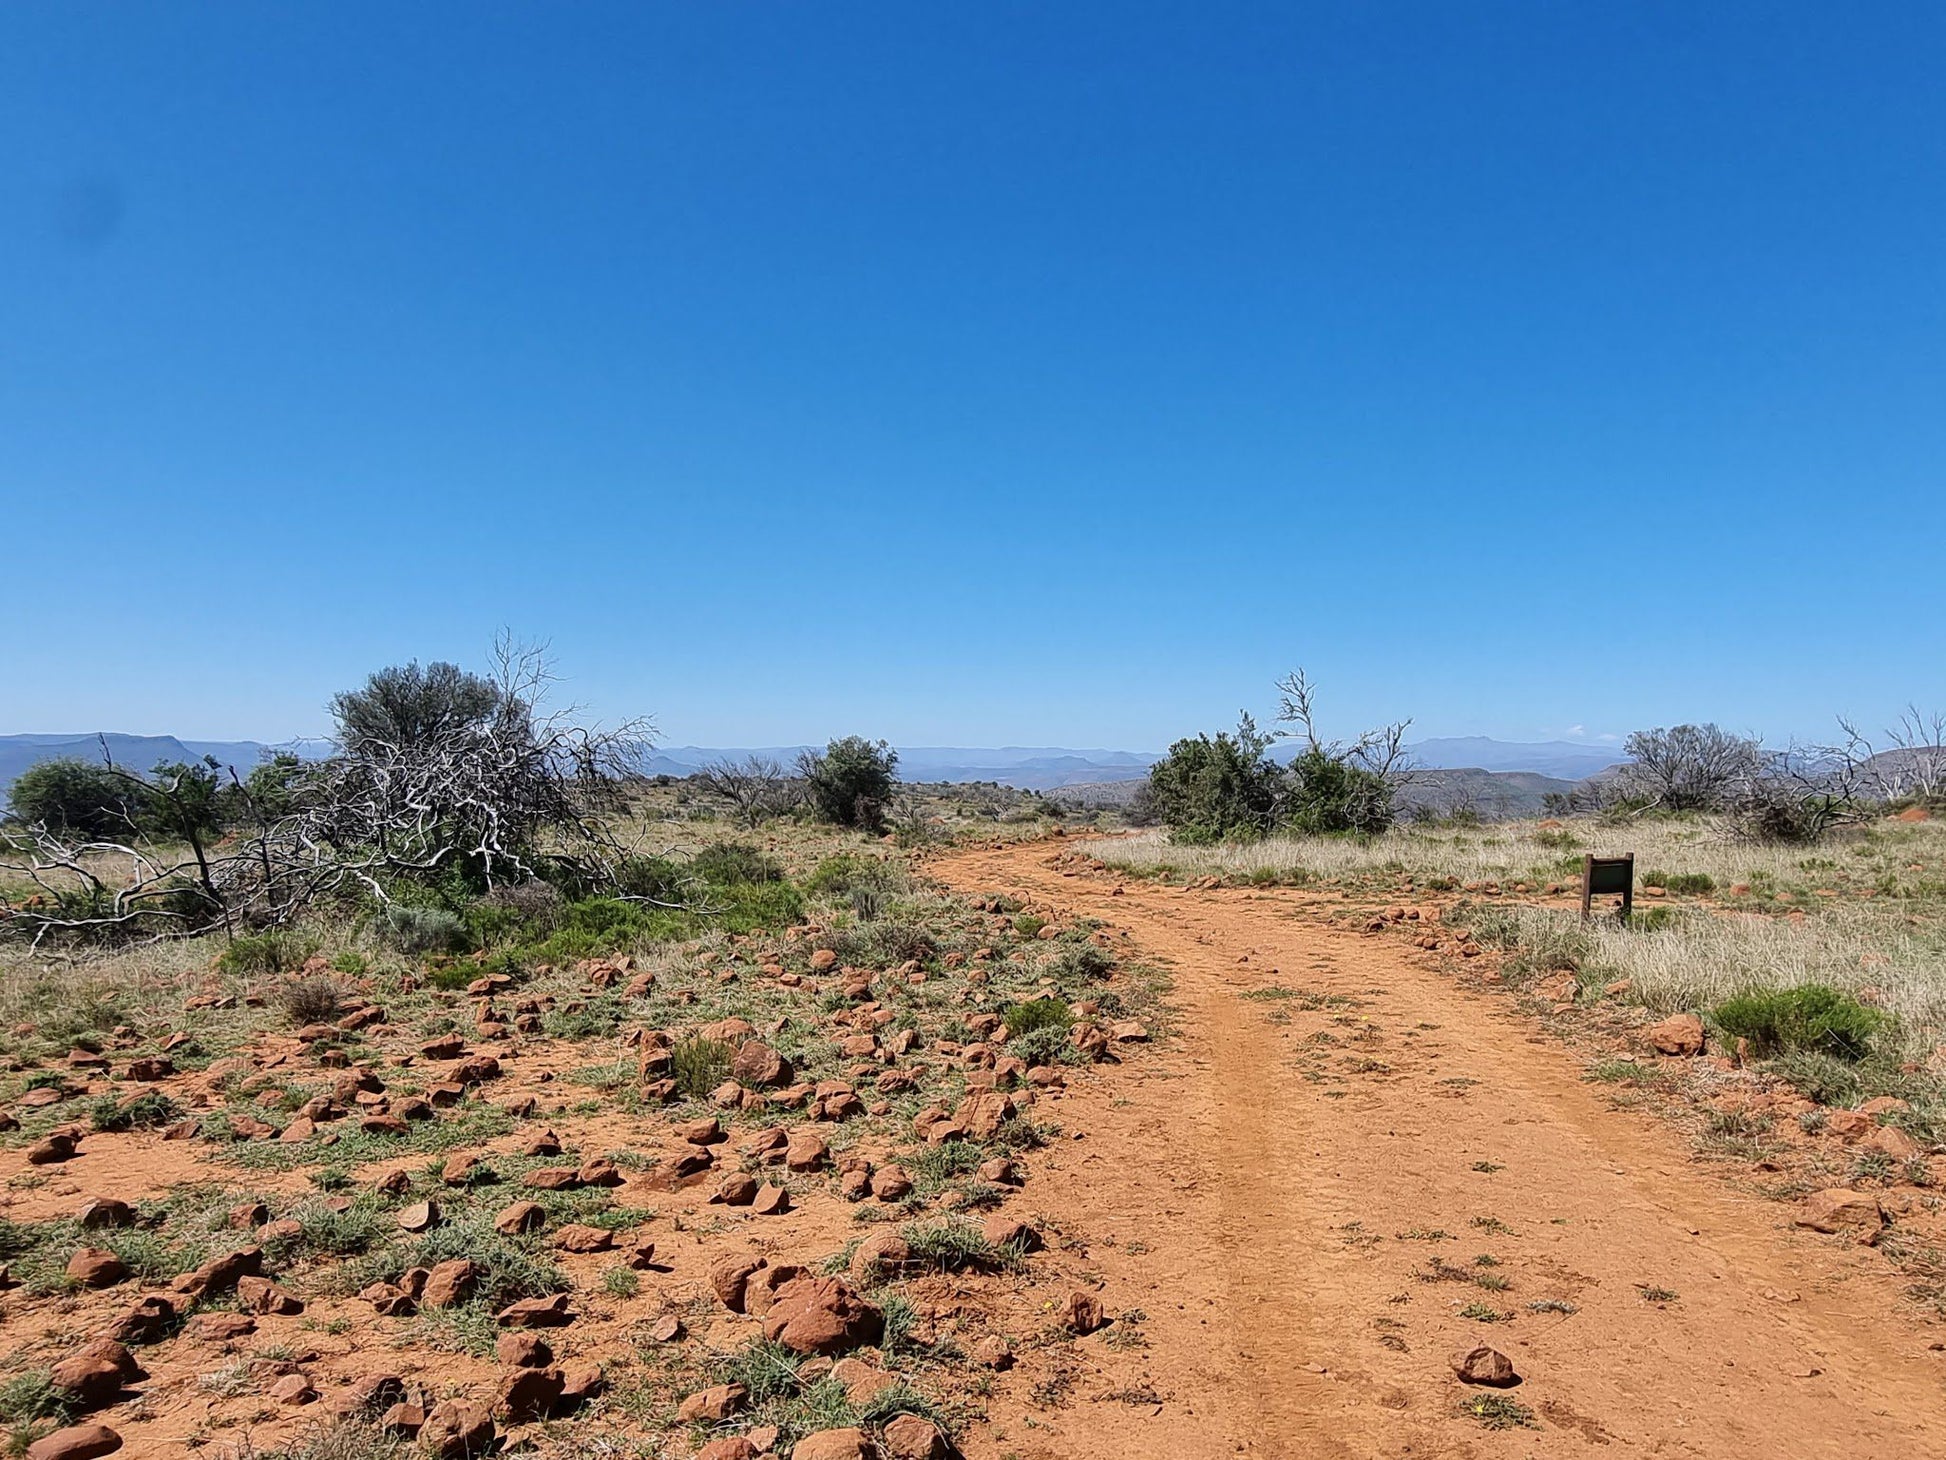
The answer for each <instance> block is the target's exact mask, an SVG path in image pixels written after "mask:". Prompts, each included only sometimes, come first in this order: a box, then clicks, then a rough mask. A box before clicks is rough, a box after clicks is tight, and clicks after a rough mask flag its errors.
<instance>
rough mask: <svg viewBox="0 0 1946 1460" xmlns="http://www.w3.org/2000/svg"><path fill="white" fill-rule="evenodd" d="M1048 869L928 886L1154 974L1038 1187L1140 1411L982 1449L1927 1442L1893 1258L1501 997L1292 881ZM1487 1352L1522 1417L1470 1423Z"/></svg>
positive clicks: (1015, 1426) (1106, 1364) (1646, 1451)
mask: <svg viewBox="0 0 1946 1460" xmlns="http://www.w3.org/2000/svg"><path fill="white" fill-rule="evenodd" d="M1050 862H1051V859H1050V856H1049V848H1048V846H1047V845H1045V844H1030V845H1027V846H1022V847H1014V848H1009V849H1005V850H997V851H982V852H974V853H966V854H959V855H955V856H952V857H948V858H943V859H941V860H939V861H936V862H935V863H934V864H933V866H932V870H933V872H934V873H935V874H936V875H938V876H940V877H941V878H942V879H944V880H945V881H946V882H948V883H949V884H951V885H953V886H954V887H956V888H957V889H959V890H961V891H963V892H968V893H975V894H986V893H994V892H1014V893H1017V894H1022V895H1025V896H1027V897H1029V898H1032V899H1033V900H1035V901H1036V902H1037V903H1045V904H1049V905H1051V906H1053V907H1055V908H1056V909H1059V910H1062V911H1064V912H1067V913H1072V914H1079V915H1086V916H1090V917H1095V918H1099V919H1101V920H1102V921H1103V922H1104V923H1106V924H1107V925H1109V927H1110V928H1111V929H1112V930H1114V931H1115V933H1116V934H1117V936H1118V937H1121V936H1126V937H1127V938H1128V940H1129V944H1130V946H1131V947H1132V948H1133V949H1134V950H1135V951H1137V952H1139V953H1142V954H1145V955H1148V956H1150V957H1154V958H1157V959H1159V960H1161V961H1163V962H1164V963H1166V964H1167V965H1168V967H1169V969H1170V971H1171V974H1172V976H1173V978H1174V993H1173V995H1172V1002H1173V1004H1174V1006H1175V1008H1176V1011H1177V1014H1178V1018H1179V1023H1180V1028H1179V1030H1178V1032H1177V1037H1176V1038H1175V1039H1174V1040H1173V1041H1171V1042H1170V1043H1169V1044H1167V1045H1165V1046H1164V1047H1163V1048H1161V1049H1160V1050H1158V1051H1156V1052H1154V1053H1151V1054H1149V1055H1147V1056H1145V1057H1144V1058H1143V1059H1142V1060H1140V1061H1135V1062H1131V1064H1130V1067H1129V1069H1128V1070H1127V1071H1125V1072H1124V1074H1123V1075H1122V1076H1120V1077H1118V1078H1117V1080H1115V1081H1114V1082H1109V1083H1110V1084H1112V1089H1109V1088H1106V1087H1104V1089H1103V1090H1101V1091H1095V1092H1086V1091H1083V1092H1077V1094H1076V1095H1075V1096H1074V1097H1073V1099H1072V1101H1071V1103H1070V1105H1069V1107H1068V1109H1069V1114H1068V1117H1067V1118H1068V1119H1070V1120H1072V1121H1073V1122H1074V1123H1075V1124H1076V1125H1077V1126H1078V1127H1079V1128H1080V1129H1083V1130H1085V1131H1086V1132H1087V1136H1086V1139H1085V1141H1082V1142H1078V1143H1075V1144H1073V1145H1072V1146H1070V1147H1064V1148H1062V1149H1060V1150H1059V1151H1056V1152H1053V1153H1050V1157H1049V1159H1048V1160H1047V1161H1046V1162H1044V1163H1043V1173H1044V1174H1037V1180H1036V1188H1037V1189H1036V1191H1035V1198H1036V1200H1037V1201H1038V1202H1039V1203H1040V1204H1041V1206H1042V1207H1043V1208H1045V1210H1046V1211H1047V1212H1048V1213H1049V1214H1050V1215H1051V1216H1054V1217H1055V1218H1057V1219H1058V1220H1059V1221H1061V1222H1063V1223H1068V1224H1072V1225H1073V1226H1074V1227H1075V1228H1076V1229H1077V1230H1080V1231H1083V1232H1085V1233H1086V1234H1087V1235H1088V1237H1089V1239H1090V1242H1089V1246H1090V1252H1089V1256H1090V1260H1091V1261H1092V1262H1093V1264H1094V1266H1095V1267H1096V1269H1097V1270H1098V1271H1099V1272H1100V1274H1101V1277H1102V1280H1103V1283H1104V1291H1103V1296H1104V1298H1105V1300H1106V1301H1107V1303H1108V1306H1109V1308H1110V1311H1111V1312H1113V1311H1114V1310H1115V1308H1116V1306H1117V1304H1120V1305H1122V1306H1124V1307H1137V1306H1139V1307H1140V1308H1141V1309H1142V1311H1143V1312H1144V1313H1145V1314H1146V1315H1147V1321H1146V1322H1145V1324H1144V1325H1143V1333H1144V1335H1145V1336H1146V1338H1147V1339H1148V1342H1149V1348H1148V1350H1147V1351H1146V1352H1145V1353H1144V1354H1143V1355H1142V1356H1141V1360H1142V1365H1141V1367H1142V1372H1143V1373H1145V1374H1147V1375H1149V1376H1152V1377H1153V1381H1154V1384H1155V1387H1156V1390H1157V1393H1158V1395H1159V1402H1158V1403H1156V1404H1155V1405H1153V1406H1150V1407H1146V1408H1136V1407H1132V1406H1130V1405H1127V1404H1115V1403H1107V1402H1097V1403H1092V1404H1088V1405H1086V1406H1085V1407H1082V1406H1079V1405H1077V1406H1074V1407H1071V1408H1067V1409H1060V1410H1057V1411H1055V1412H1054V1413H1053V1414H1051V1415H1050V1414H1048V1413H1046V1412H1044V1411H1042V1412H1037V1411H1034V1410H1032V1409H1030V1408H1028V1407H1026V1406H1025V1405H1024V1404H1023V1405H1022V1406H1021V1407H1020V1408H1019V1409H1018V1410H1015V1409H1012V1408H1010V1405H1011V1404H1013V1403H1014V1402H1015V1399H1014V1397H1013V1396H1003V1397H1002V1398H1001V1399H998V1400H996V1403H995V1417H996V1426H995V1428H996V1431H997V1433H998V1434H999V1435H1000V1436H1001V1439H1000V1440H999V1441H998V1442H996V1443H995V1445H994V1448H993V1450H992V1452H991V1453H993V1454H994V1455H1020V1456H1022V1457H1029V1460H1033V1457H1041V1456H1047V1457H1053V1456H1082V1455H1089V1456H1104V1455H1106V1456H1120V1455H1137V1454H1139V1455H1162V1454H1168V1455H1170V1456H1172V1457H1176V1460H1200V1457H1205V1456H1216V1455H1235V1454H1249V1455H1257V1456H1265V1457H1282V1456H1293V1457H1295V1456H1305V1457H1310V1456H1367V1455H1370V1456H1379V1455H1383V1456H1402V1455H1411V1456H1424V1455H1457V1456H1513V1455H1519V1456H1530V1455H1531V1456H1557V1455H1591V1454H1602V1455H1608V1456H1613V1455H1618V1454H1621V1455H1653V1456H1712V1457H1723V1456H1764V1457H1773V1456H1791V1457H1813V1456H1841V1455H1842V1456H1846V1457H1860V1456H1877V1455H1888V1456H1889V1455H1901V1456H1907V1455H1910V1456H1927V1455H1939V1454H1946V1424H1943V1423H1942V1421H1941V1418H1940V1416H1941V1413H1942V1410H1941V1399H1942V1390H1941V1384H1942V1376H1946V1355H1942V1354H1941V1353H1940V1352H1938V1351H1934V1350H1931V1349H1930V1348H1929V1344H1930V1343H1931V1342H1933V1341H1935V1340H1934V1335H1933V1334H1932V1333H1929V1332H1928V1331H1926V1330H1924V1329H1923V1328H1921V1327H1920V1326H1918V1324H1917V1323H1916V1322H1914V1321H1913V1320H1911V1319H1909V1318H1907V1317H1904V1316H1901V1315H1900V1314H1899V1313H1898V1312H1897V1311H1896V1307H1897V1303H1898V1300H1899V1284H1898V1281H1897V1279H1896V1276H1895V1275H1894V1274H1893V1273H1892V1272H1891V1271H1890V1270H1889V1267H1888V1265H1887V1264H1886V1263H1885V1261H1884V1260H1883V1259H1882V1258H1880V1257H1879V1256H1877V1255H1876V1254H1873V1253H1870V1252H1865V1251H1861V1250H1859V1249H1856V1248H1851V1247H1847V1246H1846V1245H1845V1244H1844V1243H1843V1242H1842V1241H1841V1240H1840V1239H1836V1238H1828V1237H1820V1236H1816V1235H1813V1234H1809V1233H1802V1232H1797V1231H1794V1230H1792V1229H1791V1228H1790V1227H1789V1225H1788V1223H1789V1209H1788V1208H1786V1207H1784V1206H1781V1205H1778V1204H1775V1203H1770V1202H1766V1201H1763V1200H1761V1199H1758V1198H1755V1197H1746V1196H1743V1195H1741V1194H1739V1193H1736V1192H1734V1191H1732V1190H1730V1189H1729V1188H1728V1187H1727V1186H1726V1185H1724V1184H1723V1183H1722V1182H1720V1181H1719V1180H1717V1179H1716V1178H1714V1177H1713V1176H1711V1175H1710V1174H1709V1173H1707V1172H1706V1171H1704V1170H1700V1169H1698V1168H1697V1167H1695V1166H1694V1165H1692V1164H1691V1161H1690V1157H1689V1153H1688V1151H1687V1149H1686V1148H1685V1146H1684V1145H1683V1143H1682V1140H1681V1138H1680V1137H1679V1136H1678V1135H1677V1134H1676V1133H1674V1132H1672V1131H1670V1130H1668V1129H1667V1128H1665V1127H1663V1126H1661V1125H1659V1124H1657V1123H1656V1122H1654V1121H1653V1120H1652V1119H1651V1118H1648V1117H1645V1116H1641V1115H1637V1114H1633V1113H1629V1112H1619V1111H1616V1110H1614V1109H1611V1108H1610V1107H1609V1106H1608V1104H1607V1103H1606V1102H1605V1100H1604V1099H1603V1098H1602V1097H1601V1096H1600V1094H1599V1093H1598V1092H1597V1091H1596V1090H1595V1089H1594V1088H1592V1087H1590V1086H1589V1085H1588V1084H1587V1083H1586V1082H1585V1081H1584V1080H1583V1079H1582V1077H1581V1071H1580V1068H1579V1065H1578V1062H1577V1061H1576V1060H1575V1059H1574V1057H1573V1056H1572V1055H1571V1054H1569V1053H1568V1052H1567V1051H1565V1050H1563V1049H1561V1048H1560V1047H1559V1046H1557V1045H1555V1044H1553V1043H1552V1042H1551V1041H1547V1040H1545V1039H1543V1038H1542V1037H1541V1036H1539V1035H1538V1034H1537V1033H1535V1032H1534V1031H1532V1030H1531V1029H1530V1028H1529V1027H1528V1026H1527V1025H1526V1024H1524V1023H1523V1022H1522V1020H1521V1019H1520V1017H1519V1016H1518V1015H1517V1014H1515V1013H1514V1012H1513V1011H1512V1010H1510V1009H1509V1008H1508V1007H1506V1006H1505V1004H1504V1003H1503V1002H1501V1001H1500V1000H1498V999H1497V998H1495V997H1494V996H1492V995H1488V994H1481V993H1473V992H1469V991H1467V990H1465V989H1462V988H1460V987H1458V986H1456V985H1455V984H1454V983H1453V982H1452V981H1451V980H1450V979H1449V978H1447V977H1446V976H1444V975H1443V974H1442V973H1440V972H1439V971H1438V970H1437V969H1436V968H1434V967H1432V966H1430V964H1429V962H1428V960H1427V959H1426V958H1424V957H1422V956H1420V955H1418V954H1416V953H1415V952H1414V951H1413V950H1410V949H1407V948H1405V947H1403V946H1401V945H1400V944H1399V943H1398V942H1396V941H1394V940H1391V939H1383V938H1368V937H1364V936H1361V935H1359V934H1357V933H1353V932H1350V931H1346V930H1342V929H1339V928H1336V927H1333V926H1330V925H1328V924H1326V923H1325V922H1324V921H1323V920H1322V918H1320V917H1318V916H1317V915H1316V914H1315V913H1314V912H1311V911H1308V910H1307V904H1306V902H1305V899H1304V898H1303V897H1302V896H1301V895H1298V894H1292V893H1289V892H1258V891H1243V890H1214V891H1204V892H1186V891H1183V890H1180V889H1175V888H1169V887H1163V886H1158V885H1154V884H1143V883H1138V882H1130V883H1128V884H1126V887H1125V892H1124V893H1122V894H1120V895H1117V894H1116V892H1115V888H1116V885H1117V884H1116V883H1115V882H1114V880H1113V879H1112V878H1106V877H1099V876H1094V875H1075V874H1073V873H1072V872H1071V871H1064V870H1063V869H1061V868H1058V867H1055V866H1053V865H1050ZM1240 960H1247V961H1240ZM1266 991H1275V992H1274V993H1267V992H1266ZM1246 994H1248V995H1252V997H1249V998H1246V997H1245V995H1246ZM1481 1257H1486V1258H1489V1259H1490V1260H1491V1265H1480V1264H1479V1263H1478V1262H1477V1261H1476V1259H1478V1258H1481ZM1502 1279H1504V1280H1505V1283H1506V1286H1505V1287H1504V1288H1502V1287H1499V1286H1498V1284H1499V1283H1500V1282H1501V1280H1502ZM1666 1294H1674V1295H1675V1296H1673V1297H1668V1296H1665V1295H1666ZM1533 1302H1552V1303H1558V1304H1564V1305H1571V1307H1572V1309H1573V1311H1572V1312H1566V1313H1564V1312H1559V1311H1552V1312H1534V1311H1530V1310H1529V1308H1528V1306H1527V1305H1528V1304H1530V1303H1533ZM1462 1310H1465V1312H1463V1311H1462ZM1493 1314H1500V1315H1504V1316H1503V1317H1502V1318H1501V1319H1500V1321H1481V1320H1482V1319H1484V1318H1486V1317H1488V1316H1489V1315H1493ZM1090 1342H1094V1340H1090ZM1476 1342H1486V1343H1491V1344H1492V1345H1493V1346H1495V1347H1497V1348H1499V1349H1501V1350H1503V1351H1504V1352H1506V1353H1507V1354H1509V1355H1510V1356H1511V1357H1512V1358H1513V1359H1514V1362H1515V1363H1516V1365H1517V1366H1518V1367H1519V1369H1520V1371H1521V1373H1522V1374H1523V1375H1524V1376H1525V1378H1526V1382H1525V1383H1523V1384H1522V1385H1521V1386H1520V1387H1519V1388H1518V1389H1515V1390H1513V1391H1511V1394H1510V1397H1511V1398H1513V1399H1515V1400H1517V1401H1518V1402H1519V1404H1521V1405H1523V1406H1525V1407H1526V1408H1527V1409H1528V1410H1530V1411H1532V1413H1533V1415H1534V1417H1535V1419H1536V1421H1537V1423H1538V1424H1539V1426H1540V1427H1539V1428H1538V1429H1528V1428H1515V1429H1508V1430H1500V1431H1494V1430H1489V1429H1487V1428H1485V1427H1484V1426H1483V1425H1482V1423H1481V1422H1480V1421H1479V1420H1478V1419H1476V1418H1474V1417H1472V1416H1470V1415H1468V1414H1466V1413H1464V1412H1463V1410H1462V1405H1463V1404H1465V1403H1466V1402H1467V1401H1468V1400H1469V1399H1473V1398H1475V1397H1477V1396H1478V1395H1480V1394H1481V1393H1483V1392H1485V1391H1477V1390H1466V1389H1464V1388H1462V1386H1460V1385H1459V1384H1458V1383H1457V1382H1456V1381H1455V1380H1454V1379H1453V1377H1452V1374H1451V1371H1450V1369H1449V1368H1448V1366H1447V1357H1448V1355H1449V1354H1450V1353H1451V1352H1452V1351H1454V1350H1455V1349H1459V1348H1464V1347H1467V1346H1470V1345H1471V1344H1473V1343H1476ZM1099 1362H1100V1364H1101V1368H1102V1372H1103V1375H1104V1376H1107V1375H1110V1374H1112V1373H1113V1372H1115V1371H1117V1369H1118V1368H1119V1370H1120V1371H1121V1372H1122V1373H1124V1374H1126V1373H1127V1372H1128V1365H1127V1364H1126V1363H1125V1362H1123V1363H1120V1364H1118V1361H1117V1360H1116V1359H1115V1358H1113V1357H1112V1356H1110V1355H1108V1354H1106V1353H1102V1354H1100V1355H1099ZM1084 1397H1086V1396H1084ZM1022 1426H1024V1427H1025V1428H1026V1430H1027V1431H1028V1432H1029V1433H1027V1434H1023V1432H1022ZM1030 1436H1031V1438H1030ZM976 1460H977V1457H976Z"/></svg>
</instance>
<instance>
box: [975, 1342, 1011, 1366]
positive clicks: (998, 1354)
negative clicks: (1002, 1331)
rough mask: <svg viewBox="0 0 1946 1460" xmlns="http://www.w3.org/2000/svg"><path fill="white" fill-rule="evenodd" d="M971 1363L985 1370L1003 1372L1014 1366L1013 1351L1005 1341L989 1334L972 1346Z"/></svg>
mask: <svg viewBox="0 0 1946 1460" xmlns="http://www.w3.org/2000/svg"><path fill="white" fill-rule="evenodd" d="M973 1361H974V1362H975V1363H976V1364H980V1365H982V1366H984V1367H986V1368H989V1369H994V1370H998V1371H1002V1372H1004V1371H1005V1370H1007V1369H1011V1368H1012V1367H1013V1366H1014V1351H1013V1349H1011V1348H1010V1347H1008V1345H1007V1340H1006V1339H1004V1338H1000V1337H998V1336H997V1335H993V1334H989V1335H988V1336H987V1337H985V1338H983V1339H980V1340H979V1341H978V1342H977V1343H975V1344H974V1345H973Z"/></svg>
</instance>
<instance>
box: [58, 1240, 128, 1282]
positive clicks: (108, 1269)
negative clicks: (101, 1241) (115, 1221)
mask: <svg viewBox="0 0 1946 1460" xmlns="http://www.w3.org/2000/svg"><path fill="white" fill-rule="evenodd" d="M67 1272H68V1276H69V1277H70V1278H72V1279H74V1281H76V1282H77V1283H80V1284H81V1286H82V1287H84V1288H112V1287H113V1286H114V1285H115V1284H116V1283H118V1282H120V1281H121V1280H122V1279H123V1278H125V1277H127V1276H128V1268H127V1267H126V1266H125V1265H124V1264H123V1262H122V1260H121V1258H119V1257H117V1256H116V1255H115V1254H114V1253H112V1252H110V1251H109V1250H108V1249H107V1248H105V1247H78V1248H76V1249H75V1252H74V1256H72V1257H70V1258H69V1259H68V1268H67Z"/></svg>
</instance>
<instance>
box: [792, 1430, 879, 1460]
mask: <svg viewBox="0 0 1946 1460" xmlns="http://www.w3.org/2000/svg"><path fill="white" fill-rule="evenodd" d="M791 1460H872V1442H871V1441H870V1440H868V1439H866V1438H865V1432H864V1431H863V1430H855V1429H842V1430H819V1431H818V1432H817V1433H816V1434H812V1435H806V1436H805V1437H804V1438H803V1439H801V1440H799V1441H798V1442H797V1443H796V1444H795V1445H793V1446H791Z"/></svg>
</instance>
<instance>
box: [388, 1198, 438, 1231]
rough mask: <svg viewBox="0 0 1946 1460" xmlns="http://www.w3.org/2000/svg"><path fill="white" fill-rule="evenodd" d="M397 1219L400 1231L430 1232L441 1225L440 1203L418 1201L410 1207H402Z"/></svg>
mask: <svg viewBox="0 0 1946 1460" xmlns="http://www.w3.org/2000/svg"><path fill="white" fill-rule="evenodd" d="M397 1221H398V1224H399V1230H400V1231H403V1232H430V1231H431V1230H432V1229H433V1228H434V1227H436V1226H438V1225H439V1203H438V1202H436V1201H416V1202H414V1203H413V1204H412V1205H411V1206H409V1207H400V1208H399V1215H398V1218H397Z"/></svg>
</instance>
